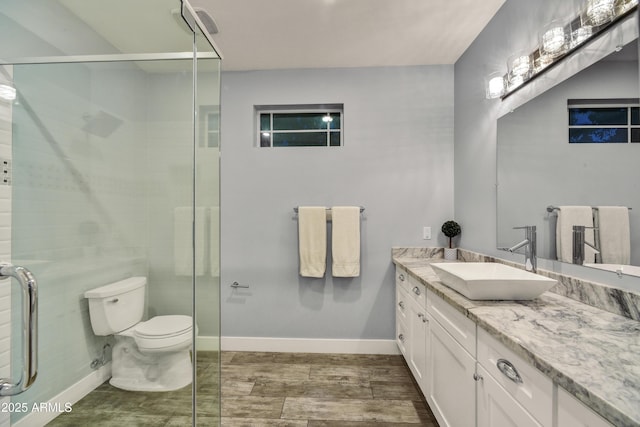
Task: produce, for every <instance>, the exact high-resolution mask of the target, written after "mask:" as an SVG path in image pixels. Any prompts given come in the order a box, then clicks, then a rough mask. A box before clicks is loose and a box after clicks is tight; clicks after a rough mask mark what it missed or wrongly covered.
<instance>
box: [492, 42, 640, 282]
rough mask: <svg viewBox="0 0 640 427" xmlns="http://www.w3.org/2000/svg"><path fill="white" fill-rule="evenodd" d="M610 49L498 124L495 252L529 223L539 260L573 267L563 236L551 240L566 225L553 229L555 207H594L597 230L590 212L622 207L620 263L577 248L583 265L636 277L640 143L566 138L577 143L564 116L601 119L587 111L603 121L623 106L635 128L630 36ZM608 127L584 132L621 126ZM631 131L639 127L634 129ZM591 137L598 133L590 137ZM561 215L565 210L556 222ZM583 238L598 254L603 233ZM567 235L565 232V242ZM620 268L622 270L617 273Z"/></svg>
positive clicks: (605, 133) (606, 134) (603, 133)
mask: <svg viewBox="0 0 640 427" xmlns="http://www.w3.org/2000/svg"><path fill="white" fill-rule="evenodd" d="M613 50H614V51H613V52H612V53H611V54H609V55H608V56H606V57H604V58H603V59H601V60H600V61H598V62H596V63H595V64H593V65H590V66H589V67H587V68H585V69H583V70H581V71H580V72H578V73H577V74H574V75H573V76H572V77H571V78H569V79H567V80H565V81H563V82H561V83H559V84H557V85H555V86H554V87H553V88H552V89H550V90H547V91H545V92H544V93H542V94H540V95H538V96H536V97H535V98H533V99H531V100H530V101H528V102H526V103H525V104H523V105H521V106H519V107H518V108H517V109H515V110H514V111H512V112H509V113H507V114H505V115H504V116H502V117H500V119H498V129H497V135H498V141H497V168H498V169H497V204H498V206H497V243H498V247H502V248H504V247H511V246H513V245H515V244H516V243H518V242H520V241H521V240H523V238H524V234H523V232H522V230H514V229H513V227H516V226H524V225H535V226H536V227H537V239H538V242H537V250H538V257H539V258H544V259H550V260H559V261H561V262H574V260H572V258H571V253H570V254H569V257H568V259H567V254H566V246H564V245H565V243H566V244H569V245H570V244H571V243H570V242H568V240H567V235H566V234H565V235H564V237H565V238H564V239H560V238H559V237H558V236H557V233H562V232H563V231H561V230H564V227H566V225H567V222H566V221H563V224H562V226H560V225H559V224H558V213H559V210H558V209H557V208H558V207H561V206H582V207H587V206H588V207H596V209H595V210H592V211H593V212H594V214H595V215H596V226H597V225H599V224H598V209H597V207H601V206H624V207H627V208H630V209H628V218H629V228H630V233H629V237H628V239H629V247H630V254H629V256H628V260H625V261H624V262H623V261H622V259H624V257H623V258H621V261H618V260H614V261H613V262H607V260H606V259H605V260H603V259H602V258H601V257H596V256H595V255H594V254H595V253H597V252H596V251H594V252H591V249H590V247H589V246H582V245H581V247H582V248H583V251H584V253H583V256H584V265H587V266H589V267H595V268H601V269H613V271H618V272H619V273H620V272H621V273H623V274H631V275H637V276H640V192H639V191H638V185H639V184H640V167H639V166H638V164H639V163H638V162H639V160H640V138H638V139H636V140H638V141H639V142H635V143H634V142H626V143H621V142H617V143H602V142H592V143H570V142H569V139H570V133H571V134H572V135H574V139H578V140H580V137H575V135H576V134H577V133H580V132H581V131H580V129H578V130H571V131H570V129H569V128H570V123H569V122H570V116H571V117H573V120H574V121H573V122H572V123H573V124H574V125H575V124H580V123H581V122H580V121H579V120H578V119H576V117H578V116H580V114H582V115H583V116H584V115H586V116H589V117H588V119H589V120H591V121H592V122H593V121H595V122H596V123H597V122H598V120H604V119H602V118H594V117H593V114H594V112H593V111H596V114H598V112H603V114H604V115H605V116H606V115H607V114H609V115H611V114H613V111H617V112H618V114H622V113H621V112H620V111H621V109H623V108H624V109H627V111H628V112H629V120H630V121H631V123H639V124H640V121H639V120H640V119H639V118H638V117H637V115H638V109H637V108H635V107H637V106H638V99H637V98H638V97H639V84H638V81H639V79H638V45H637V39H636V40H635V41H633V42H630V43H627V44H626V45H624V47H623V46H622V44H620V45H619V46H618V49H613ZM559 66H560V67H561V66H563V65H562V64H559ZM612 106H613V107H616V108H617V110H608V111H609V112H608V113H607V111H606V110H601V109H600V110H598V108H601V107H603V108H604V107H606V108H608V107H612ZM570 108H571V109H573V110H572V114H570V110H569V109H570ZM590 109H592V110H590ZM632 115H633V116H634V117H633V118H631V116H632ZM614 123H616V124H614V125H607V126H604V125H598V126H599V127H600V128H603V130H600V131H594V130H593V129H587V130H585V131H584V132H585V133H587V134H590V135H591V137H594V136H595V139H603V138H604V139H607V138H610V137H611V134H613V133H614V132H619V131H613V130H611V129H613V128H621V127H623V126H622V125H619V124H617V122H616V121H615V120H614ZM629 127H630V128H633V125H632V124H629ZM637 127H638V128H639V129H640V125H639V126H637ZM597 132H600V134H598V135H596V133H597ZM636 132H640V130H638V131H635V132H634V131H631V130H629V134H631V133H636ZM637 136H639V137H640V134H638V135H637ZM632 140H633V139H632ZM565 212H571V210H570V209H566V210H565ZM569 216H570V215H569V213H567V214H566V215H563V219H566V218H569ZM605 221H606V218H605ZM599 228H600V227H599ZM617 232H622V233H624V231H617ZM585 234H586V239H585V240H586V241H587V243H591V244H592V246H596V249H598V248H600V249H602V248H601V245H602V243H603V242H600V241H598V240H599V238H600V239H606V238H607V237H606V236H602V237H600V236H599V235H598V234H594V231H593V230H590V229H585ZM594 236H595V239H594ZM572 237H573V236H572V235H571V234H569V237H568V238H569V239H571V238H572ZM559 239H560V240H561V241H560V242H559V241H558V240H559ZM567 242H568V243H567ZM604 243H605V244H606V242H604ZM570 250H571V248H570ZM622 264H625V265H623V266H622V268H621V265H622ZM633 266H636V267H633Z"/></svg>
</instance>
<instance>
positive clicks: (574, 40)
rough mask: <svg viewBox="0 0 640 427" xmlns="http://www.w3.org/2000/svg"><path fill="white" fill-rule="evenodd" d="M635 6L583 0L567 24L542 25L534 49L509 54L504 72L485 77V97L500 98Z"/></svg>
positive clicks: (632, 1)
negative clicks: (584, 1)
mask: <svg viewBox="0 0 640 427" xmlns="http://www.w3.org/2000/svg"><path fill="white" fill-rule="evenodd" d="M636 9H638V0H587V2H586V4H585V5H584V6H583V8H582V10H581V12H580V13H579V14H578V15H577V16H575V17H574V18H573V19H571V20H570V21H568V23H566V24H565V23H562V22H560V21H557V20H555V21H552V22H551V23H549V24H548V25H546V26H545V27H544V28H543V29H542V31H541V32H540V36H539V37H538V46H537V47H536V48H535V49H533V50H531V51H523V52H518V53H516V54H514V55H511V56H510V57H509V59H508V60H507V72H506V73H504V72H502V73H501V72H497V73H492V74H491V75H490V76H489V77H487V78H486V79H485V93H486V98H487V99H494V98H503V99H504V98H505V97H507V96H509V95H510V94H511V93H513V92H514V91H516V90H517V89H519V88H520V87H522V86H523V85H524V84H525V83H527V82H529V81H530V80H532V79H533V78H535V77H537V76H538V75H540V74H542V73H543V72H545V71H546V70H547V69H548V68H549V67H550V66H551V65H554V64H556V63H557V62H559V61H561V60H562V59H563V58H564V57H566V56H568V55H570V54H571V53H573V52H574V51H575V50H576V49H579V48H580V47H582V46H583V45H584V44H585V43H586V42H587V41H589V40H591V39H593V38H595V37H597V36H598V35H600V34H602V33H603V32H604V30H605V29H607V28H608V27H609V26H611V25H613V24H615V23H616V22H618V21H619V20H620V19H622V18H624V17H626V16H627V15H628V14H630V13H632V12H633V11H634V10H636Z"/></svg>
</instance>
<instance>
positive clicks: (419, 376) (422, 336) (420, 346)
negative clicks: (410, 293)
mask: <svg viewBox="0 0 640 427" xmlns="http://www.w3.org/2000/svg"><path fill="white" fill-rule="evenodd" d="M408 317H409V319H408V320H409V324H410V325H409V329H410V331H411V332H410V334H409V340H410V344H409V345H408V346H407V351H408V354H409V357H408V360H407V363H408V365H409V368H410V369H411V372H412V373H413V376H414V378H415V379H416V382H417V383H418V385H419V386H420V389H422V392H423V393H424V392H425V390H426V388H425V386H424V385H425V374H426V370H427V346H428V345H427V342H428V331H429V322H428V320H427V316H426V312H425V310H424V309H423V308H422V307H420V306H419V305H418V304H417V303H416V302H415V301H412V303H411V304H410V305H409V314H408Z"/></svg>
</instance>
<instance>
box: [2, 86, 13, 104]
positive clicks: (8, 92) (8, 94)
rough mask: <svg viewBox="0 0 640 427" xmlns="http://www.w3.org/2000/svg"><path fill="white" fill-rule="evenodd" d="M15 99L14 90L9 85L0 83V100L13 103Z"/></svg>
mask: <svg viewBox="0 0 640 427" xmlns="http://www.w3.org/2000/svg"><path fill="white" fill-rule="evenodd" d="M14 99H16V88H15V87H13V85H12V84H9V83H0V100H2V101H9V102H10V101H13V100H14Z"/></svg>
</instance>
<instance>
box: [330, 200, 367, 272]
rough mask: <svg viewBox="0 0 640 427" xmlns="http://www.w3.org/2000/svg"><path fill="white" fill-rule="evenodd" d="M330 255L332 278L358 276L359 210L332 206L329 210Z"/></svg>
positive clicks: (352, 207) (354, 207)
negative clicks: (330, 224) (330, 222)
mask: <svg viewBox="0 0 640 427" xmlns="http://www.w3.org/2000/svg"><path fill="white" fill-rule="evenodd" d="M331 221H332V226H331V230H332V232H331V253H332V257H333V263H332V274H333V276H334V277H358V276H359V275H360V208H359V207H358V206H334V207H332V208H331Z"/></svg>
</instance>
